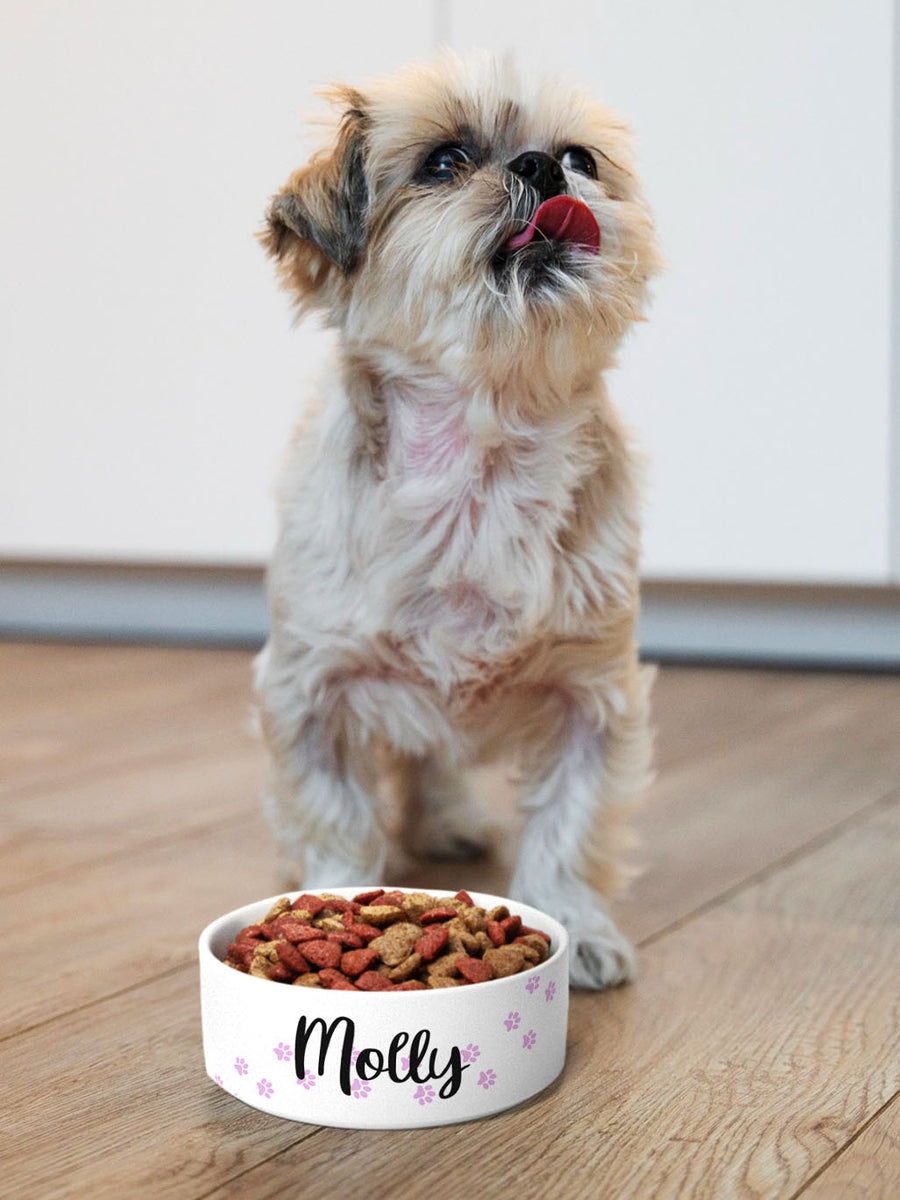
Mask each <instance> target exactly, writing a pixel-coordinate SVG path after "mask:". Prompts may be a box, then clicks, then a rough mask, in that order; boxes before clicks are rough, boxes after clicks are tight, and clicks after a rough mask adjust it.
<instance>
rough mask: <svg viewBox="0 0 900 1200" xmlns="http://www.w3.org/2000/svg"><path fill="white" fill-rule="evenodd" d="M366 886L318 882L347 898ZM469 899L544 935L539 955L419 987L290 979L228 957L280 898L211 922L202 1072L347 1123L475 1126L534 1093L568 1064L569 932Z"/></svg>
mask: <svg viewBox="0 0 900 1200" xmlns="http://www.w3.org/2000/svg"><path fill="white" fill-rule="evenodd" d="M373 886H377V885H371V884H367V885H361V886H359V887H353V888H319V889H316V891H323V892H327V891H330V892H332V894H334V895H338V896H343V897H346V898H348V899H349V898H351V897H353V896H354V895H356V894H357V893H359V892H363V891H368V890H370V889H371V888H372V887H373ZM391 890H401V891H413V890H415V891H429V890H430V891H431V892H432V894H433V895H444V894H446V889H427V888H416V889H412V888H405V889H403V888H401V889H391ZM295 895H299V893H295ZM471 895H472V898H473V900H474V901H475V903H476V904H477V905H480V906H482V907H484V908H487V909H490V908H494V907H495V906H496V905H498V904H506V905H507V906H508V907H509V909H510V912H512V913H518V914H519V915H520V916H521V917H522V921H523V923H524V924H525V925H529V926H532V927H534V928H538V929H543V930H544V931H545V932H546V933H548V934H549V935H550V937H551V938H552V943H551V950H552V954H551V955H550V957H549V958H548V959H547V961H546V962H543V963H541V964H540V965H539V966H536V967H532V968H530V969H529V970H527V971H522V972H520V973H519V974H518V975H510V976H507V977H506V978H504V979H492V980H490V981H489V982H487V983H473V984H470V985H468V986H465V987H455V988H440V989H435V990H431V989H429V990H427V991H406V992H347V991H328V990H325V989H321V990H320V989H318V988H305V987H291V986H289V985H287V984H282V983H274V982H272V981H271V980H268V979H258V978H256V977H255V976H252V975H245V974H243V973H242V972H240V971H235V970H234V969H233V968H231V967H226V966H225V964H224V962H223V961H222V960H223V958H224V957H225V950H226V947H227V946H228V943H229V942H231V941H233V940H234V936H235V934H236V933H237V932H238V930H240V929H242V928H243V927H244V926H245V925H249V924H251V923H253V922H256V921H259V920H260V919H261V918H262V917H263V916H264V915H265V914H266V912H267V911H268V910H269V909H270V908H271V907H272V905H273V904H274V902H275V900H276V899H277V898H278V897H271V898H270V899H268V900H260V901H258V902H257V903H256V904H248V905H247V906H246V907H245V908H239V909H236V910H235V911H234V912H230V913H227V914H226V915H225V916H224V917H220V918H219V919H218V920H217V921H213V922H212V924H211V925H208V926H207V927H206V929H204V931H203V933H202V934H201V935H200V997H201V1005H202V1013H203V1050H204V1056H205V1059H206V1072H207V1074H208V1075H209V1077H210V1078H211V1079H214V1080H215V1082H216V1083H217V1084H218V1085H219V1086H220V1087H222V1088H224V1089H225V1091H226V1092H230V1093H231V1094H232V1096H236V1097H237V1098H238V1100H243V1102H244V1103H245V1104H249V1105H251V1106H252V1107H253V1108H259V1109H262V1111H263V1112H269V1113H272V1114H274V1115H275V1116H278V1117H287V1118H288V1119H289V1120H292V1121H307V1122H309V1123H310V1124H313V1125H337V1126H340V1127H342V1128H346V1129H411V1128H416V1127H421V1126H427V1125H449V1124H452V1123H453V1122H455V1121H471V1120H475V1119H476V1118H478V1117H487V1116H490V1115H491V1114H492V1113H497V1112H501V1111H502V1110H503V1109H506V1108H511V1107H512V1106H513V1105H515V1104H519V1103H521V1101H523V1100H527V1099H528V1097H529V1096H534V1095H535V1094H536V1093H537V1092H540V1091H542V1090H543V1089H544V1088H545V1087H547V1085H548V1084H550V1083H552V1082H553V1080H554V1079H555V1078H556V1077H557V1075H559V1073H560V1071H561V1070H562V1068H563V1064H564V1062H565V1055H566V1025H567V1020H568V1009H569V962H568V958H569V948H568V936H567V934H566V931H565V929H564V928H563V927H562V925H560V924H559V922H557V921H554V920H553V918H552V917H548V916H547V915H546V914H545V913H542V912H539V911H538V910H537V909H536V908H529V907H528V905H526V904H519V903H518V901H515V900H507V899H505V898H504V897H502V896H488V895H485V894H483V893H480V892H472V893H471ZM323 1031H328V1033H330V1037H329V1036H327V1034H326V1035H325V1036H323ZM323 1051H324V1052H323ZM298 1058H299V1059H302V1061H298Z"/></svg>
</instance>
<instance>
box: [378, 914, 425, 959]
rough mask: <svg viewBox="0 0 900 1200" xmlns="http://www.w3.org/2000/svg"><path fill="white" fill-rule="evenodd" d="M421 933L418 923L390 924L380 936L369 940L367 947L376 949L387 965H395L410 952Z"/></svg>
mask: <svg viewBox="0 0 900 1200" xmlns="http://www.w3.org/2000/svg"><path fill="white" fill-rule="evenodd" d="M421 934H422V930H421V929H420V928H419V926H418V925H413V924H412V923H411V922H410V921H404V922H403V923H402V924H398V925H391V926H390V928H388V929H386V930H385V932H384V933H383V934H382V935H381V937H377V938H375V939H374V940H373V941H371V942H369V949H370V950H377V951H378V954H379V955H380V957H381V961H382V962H383V963H386V964H387V966H389V967H396V966H397V965H398V964H399V963H401V962H403V960H404V959H405V958H406V957H407V955H409V954H411V953H412V951H413V948H414V947H415V944H416V942H417V941H418V940H419V938H420V936H421Z"/></svg>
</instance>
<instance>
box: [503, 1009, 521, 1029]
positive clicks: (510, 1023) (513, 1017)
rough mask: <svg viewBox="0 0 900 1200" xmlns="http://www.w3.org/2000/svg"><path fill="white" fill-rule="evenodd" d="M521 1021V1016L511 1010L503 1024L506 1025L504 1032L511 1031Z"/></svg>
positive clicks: (517, 1026) (516, 1027)
mask: <svg viewBox="0 0 900 1200" xmlns="http://www.w3.org/2000/svg"><path fill="white" fill-rule="evenodd" d="M520 1023H521V1018H520V1017H519V1014H518V1013H517V1012H511V1013H510V1014H509V1016H508V1017H507V1018H506V1020H505V1021H504V1022H503V1024H504V1025H505V1026H506V1032H507V1033H512V1031H513V1030H514V1029H518V1028H519V1025H520Z"/></svg>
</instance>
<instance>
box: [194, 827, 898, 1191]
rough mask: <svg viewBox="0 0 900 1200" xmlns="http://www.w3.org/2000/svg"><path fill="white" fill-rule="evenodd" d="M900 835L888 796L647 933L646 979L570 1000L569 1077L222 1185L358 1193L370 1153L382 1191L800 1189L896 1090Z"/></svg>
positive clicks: (372, 1176)
mask: <svg viewBox="0 0 900 1200" xmlns="http://www.w3.org/2000/svg"><path fill="white" fill-rule="evenodd" d="M898 838H900V804H894V805H892V806H890V807H888V806H881V807H880V808H879V811H878V812H877V813H876V814H874V815H873V816H872V817H871V818H870V819H869V820H868V821H866V822H865V823H863V824H861V825H860V826H859V827H857V828H854V829H852V830H848V831H846V832H845V833H844V834H843V835H841V836H840V837H838V838H836V839H835V841H834V842H833V843H832V844H830V845H828V846H825V847H823V848H821V849H820V850H819V851H817V852H816V853H814V854H811V855H809V856H808V857H807V858H804V859H803V860H801V861H798V862H795V863H793V864H792V865H791V866H790V867H788V868H786V869H785V870H783V871H781V872H779V873H778V874H777V875H776V876H774V877H773V878H771V879H768V880H766V881H764V882H762V883H760V884H758V885H755V886H753V887H751V888H749V889H747V891H746V892H744V893H742V894H741V895H739V896H736V897H734V898H732V899H731V900H729V901H728V902H727V903H726V904H724V905H722V906H721V907H720V908H716V909H715V910H713V911H710V912H707V913H705V914H704V915H703V916H701V917H699V918H697V919H696V920H694V921H692V922H690V923H689V924H688V925H686V926H684V927H683V928H681V929H679V930H677V931H675V932H673V933H672V934H670V935H669V936H667V937H665V938H663V939H662V940H660V941H659V942H657V943H656V944H654V945H653V946H652V947H650V949H649V950H648V951H647V953H646V955H645V962H644V973H643V977H642V979H641V980H640V982H638V983H637V984H636V985H635V986H633V987H630V988H626V989H622V990H620V991H617V992H615V993H612V994H607V995H592V994H586V993H579V994H576V995H575V996H574V997H573V1004H572V1011H571V1023H570V1038H569V1057H568V1062H567V1066H566V1070H565V1073H564V1076H563V1078H562V1081H561V1083H560V1084H559V1085H558V1086H556V1087H555V1088H553V1089H551V1090H550V1091H549V1092H548V1093H546V1094H544V1095H543V1096H541V1097H539V1098H537V1099H536V1100H535V1101H533V1102H531V1103H530V1104H529V1105H527V1106H526V1107H525V1108H524V1109H520V1110H516V1111H512V1112H510V1113H507V1114H502V1115H500V1116H498V1117H496V1118H493V1119H492V1120H490V1121H484V1122H481V1123H480V1124H479V1125H478V1126H477V1127H473V1128H472V1129H471V1130H467V1131H466V1134H464V1135H463V1134H461V1132H460V1130H458V1129H455V1128H453V1127H445V1128H439V1129H428V1130H418V1131H402V1132H397V1131H391V1132H389V1133H382V1132H365V1133H358V1132H348V1131H345V1130H334V1129H322V1130H321V1131H320V1132H318V1133H317V1134H316V1136H315V1137H314V1138H311V1139H307V1140H306V1141H305V1142H304V1143H303V1144H302V1145H301V1146H299V1147H291V1148H289V1149H288V1150H286V1151H285V1152H284V1153H282V1154H280V1155H278V1156H277V1157H276V1158H274V1159H272V1160H270V1161H269V1162H267V1163H266V1164H265V1166H264V1167H263V1168H261V1169H259V1170H254V1171H251V1172H250V1173H249V1174H247V1175H244V1176H242V1177H241V1179H240V1180H239V1181H237V1182H234V1183H226V1184H224V1185H223V1186H222V1187H221V1188H219V1189H217V1190H216V1191H215V1192H213V1193H212V1195H214V1196H215V1197H218V1198H219V1200H221V1198H223V1197H232V1196H233V1197H237V1196H240V1197H241V1200H263V1198H265V1197H275V1196H281V1195H284V1194H288V1192H289V1190H290V1189H291V1188H292V1187H295V1186H296V1182H297V1180H298V1179H301V1178H302V1180H303V1187H304V1190H305V1192H306V1193H307V1194H310V1195H315V1194H319V1193H322V1194H329V1195H351V1194H353V1192H354V1189H355V1188H357V1187H358V1186H359V1182H360V1170H361V1164H362V1163H364V1164H365V1175H366V1179H367V1180H369V1181H372V1180H377V1181H378V1188H379V1189H380V1193H381V1194H383V1195H390V1196H414V1195H429V1194H435V1195H442V1194H443V1195H446V1194H447V1188H448V1181H452V1182H453V1184H454V1185H455V1186H456V1187H461V1186H465V1183H466V1181H468V1180H470V1181H472V1186H476V1185H477V1187H478V1189H479V1191H481V1192H482V1193H483V1194H487V1195H501V1194H506V1192H505V1191H504V1189H509V1188H511V1187H514V1188H515V1192H516V1195H517V1196H518V1197H523V1198H526V1200H528V1198H530V1197H535V1198H538V1197H544V1196H547V1195H551V1194H554V1195H565V1196H567V1197H592V1198H593V1197H595V1196H596V1195H597V1194H598V1188H602V1193H603V1194H604V1195H608V1196H615V1197H616V1198H617V1200H627V1198H630V1197H641V1198H644V1197H647V1196H653V1197H654V1200H666V1198H668V1197H683V1196H691V1197H692V1198H696V1200H706V1198H708V1200H720V1198H721V1197H722V1196H759V1197H773V1198H774V1197H788V1196H791V1195H792V1194H793V1193H794V1192H796V1190H797V1189H798V1188H799V1187H800V1186H802V1184H803V1182H804V1181H805V1180H806V1179H808V1178H809V1177H810V1175H811V1174H813V1173H814V1172H815V1171H816V1170H817V1169H818V1168H819V1167H820V1166H821V1165H822V1164H823V1163H825V1162H827V1161H828V1159H829V1158H830V1157H831V1156H832V1155H833V1154H834V1153H835V1152H836V1151H837V1150H838V1149H840V1147H841V1146H842V1145H843V1144H844V1143H845V1142H846V1141H847V1140H848V1139H849V1138H850V1137H851V1136H852V1135H853V1133H854V1131H856V1130H857V1129H859V1128H860V1126H861V1125H863V1124H864V1123H865V1121H866V1120H868V1118H869V1117H870V1116H871V1115H872V1114H873V1113H874V1112H877V1110H878V1108H879V1107H880V1106H881V1105H882V1104H884V1103H885V1102H886V1100H887V1099H888V1098H889V1097H890V1096H892V1095H894V1094H895V1093H896V1091H897V1090H898V1087H900V1054H898V1049H900V1027H898V1013H897V1006H896V996H897V994H898V991H900V859H898V855H897V853H896V845H897V840H898ZM467 1135H468V1136H471V1137H472V1138H473V1139H474V1145H475V1146H476V1147H477V1150H476V1151H474V1152H473V1157H467V1158H465V1160H464V1162H462V1163H461V1146H463V1145H466V1144H467V1143H466V1142H465V1141H463V1142H461V1141H460V1138H461V1136H462V1137H464V1138H465V1137H466V1136H467ZM454 1165H456V1166H457V1167H459V1169H460V1171H461V1174H459V1175H458V1176H454V1174H453V1171H454Z"/></svg>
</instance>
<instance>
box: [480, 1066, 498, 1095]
mask: <svg viewBox="0 0 900 1200" xmlns="http://www.w3.org/2000/svg"><path fill="white" fill-rule="evenodd" d="M496 1082H497V1076H496V1075H495V1074H494V1072H493V1071H482V1072H481V1074H480V1075H479V1076H478V1086H479V1087H483V1088H484V1090H485V1091H487V1089H488V1088H491V1087H493V1086H494V1084H495V1083H496Z"/></svg>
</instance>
